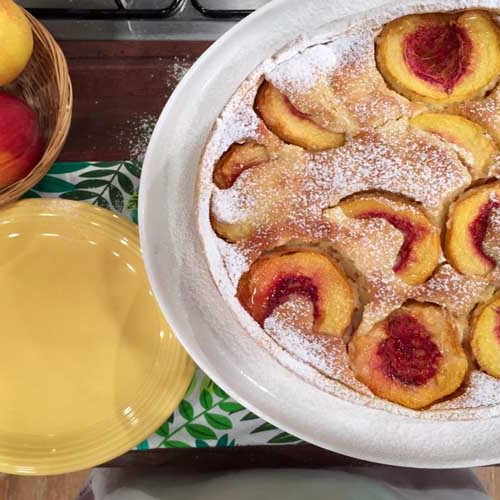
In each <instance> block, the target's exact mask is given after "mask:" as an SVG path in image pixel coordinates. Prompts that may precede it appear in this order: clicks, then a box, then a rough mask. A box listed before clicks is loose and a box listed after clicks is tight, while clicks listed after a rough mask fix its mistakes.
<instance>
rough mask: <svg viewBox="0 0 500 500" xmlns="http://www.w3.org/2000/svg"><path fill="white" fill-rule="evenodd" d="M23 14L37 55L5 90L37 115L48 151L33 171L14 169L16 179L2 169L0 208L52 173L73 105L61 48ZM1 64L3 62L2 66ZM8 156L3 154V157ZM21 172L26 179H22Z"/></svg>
mask: <svg viewBox="0 0 500 500" xmlns="http://www.w3.org/2000/svg"><path fill="white" fill-rule="evenodd" d="M4 3H7V1H6V0H3V1H2V0H0V5H3V4H4ZM19 12H21V14H22V15H24V19H25V20H26V22H27V23H28V25H29V26H30V29H31V33H32V37H33V53H32V56H31V58H30V59H29V61H28V63H27V65H26V67H25V68H24V70H23V71H22V72H21V74H20V75H19V76H18V77H17V78H16V79H15V80H14V81H12V82H11V83H9V84H8V85H5V86H4V87H3V88H2V90H3V91H5V92H6V93H8V94H11V95H13V96H16V97H19V98H20V99H21V100H22V101H24V103H26V104H27V105H28V106H29V107H30V108H31V109H32V110H33V111H34V112H35V113H36V116H37V120H38V125H39V128H40V130H41V131H42V134H43V144H44V150H43V154H42V155H41V158H39V161H35V157H36V156H37V155H35V154H33V156H32V160H33V161H34V162H35V164H34V165H32V167H33V168H31V169H26V170H23V169H20V168H19V165H17V166H15V167H14V168H13V172H15V173H16V175H12V177H10V178H7V177H6V176H5V169H4V168H2V170H3V172H2V175H3V177H2V178H1V179H0V205H4V204H6V203H10V202H12V201H14V200H17V199H18V198H20V197H21V196H22V195H23V194H24V193H25V192H26V191H28V190H29V189H31V188H32V187H33V186H34V185H35V184H37V183H38V182H39V181H40V180H41V179H42V178H43V177H44V176H45V174H46V173H47V172H48V170H49V169H50V167H51V166H52V165H53V163H54V162H55V160H56V159H57V157H58V155H59V153H60V151H61V149H62V147H63V144H64V142H65V140H66V137H67V135H68V131H69V126H70V123H71V111H72V104H73V94H72V89H71V81H70V79H69V73H68V66H67V63H66V59H65V58H64V55H63V53H62V51H61V48H60V47H59V45H57V43H56V42H55V40H54V39H53V37H52V36H51V34H50V33H49V32H48V31H47V30H46V29H45V28H44V26H43V25H42V24H41V23H39V22H38V21H37V20H36V19H35V18H34V17H33V16H31V15H30V14H29V13H28V12H24V11H22V10H19ZM0 22H1V21H0ZM0 33H2V35H3V33H4V31H2V29H1V27H0ZM0 53H1V49H0ZM1 63H2V61H1V60H0V66H1ZM0 73H1V71H0ZM32 139H33V137H32ZM9 142H11V143H12V142H13V141H12V139H9V137H3V138H2V148H5V149H6V150H7V152H10V151H9V149H11V148H9V147H8V143H9ZM34 142H36V140H34ZM11 146H12V144H11ZM33 149H36V148H33ZM5 152H6V151H5V150H2V151H1V152H0V154H2V153H5ZM4 162H5V156H4V158H3V161H2V164H3V167H5V163H4ZM21 171H22V172H23V176H21V177H22V178H19V176H20V172H21ZM7 184H8V185H7Z"/></svg>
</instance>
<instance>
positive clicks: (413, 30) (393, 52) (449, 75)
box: [376, 10, 500, 104]
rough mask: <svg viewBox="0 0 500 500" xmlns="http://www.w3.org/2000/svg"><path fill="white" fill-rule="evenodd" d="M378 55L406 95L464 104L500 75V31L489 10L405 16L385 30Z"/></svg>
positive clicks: (395, 85) (388, 78) (390, 81)
mask: <svg viewBox="0 0 500 500" xmlns="http://www.w3.org/2000/svg"><path fill="white" fill-rule="evenodd" d="M376 57H377V63H378V66H379V69H380V71H381V73H382V75H383V76H384V78H385V80H386V81H387V82H388V84H389V85H390V86H391V87H392V88H393V89H395V90H396V91H398V92H399V93H401V94H403V95H405V96H406V97H408V98H410V99H414V100H419V101H424V102H430V103H436V104H450V103H454V102H462V101H464V100H466V99H471V98H473V97H476V96H478V95H481V94H483V93H484V92H485V91H486V90H489V89H490V88H491V87H492V86H493V85H494V84H495V82H496V80H497V78H498V76H499V75H500V31H499V29H498V27H497V25H496V24H495V22H494V21H493V19H492V18H491V17H490V15H489V14H488V13H487V12H484V11H477V10H476V11H473V10H471V11H466V12H462V13H451V14H417V15H410V16H405V17H401V18H399V19H396V20H395V21H392V22H390V23H389V24H387V25H386V26H385V27H384V29H383V30H382V33H381V34H380V36H379V38H378V41H377V47H376Z"/></svg>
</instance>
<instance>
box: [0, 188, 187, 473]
mask: <svg viewBox="0 0 500 500" xmlns="http://www.w3.org/2000/svg"><path fill="white" fill-rule="evenodd" d="M13 214H14V215H16V216H28V217H39V216H40V215H41V214H51V215H52V214H53V215H56V216H60V217H67V218H68V219H69V220H71V219H72V218H74V217H75V216H76V215H78V216H80V217H81V218H80V219H79V223H80V224H82V220H83V224H86V223H88V221H89V220H90V216H91V217H92V218H93V219H94V220H95V219H99V220H100V222H102V223H103V224H105V232H106V233H108V234H109V235H110V236H111V234H112V233H113V232H115V233H122V234H123V235H124V236H125V237H126V238H127V239H128V241H129V243H128V246H129V247H130V249H131V250H132V251H133V253H134V254H137V258H138V262H139V263H140V265H141V266H142V267H144V263H143V261H142V257H141V251H140V246H139V232H138V228H137V226H136V225H135V224H134V223H132V222H131V221H130V220H128V219H126V218H125V217H123V216H121V215H118V214H116V213H114V212H111V211H109V210H106V209H104V208H100V207H96V206H93V205H90V204H89V203H86V202H78V201H72V200H62V199H51V198H32V199H25V200H21V201H18V202H16V203H14V204H12V205H9V206H7V207H5V208H3V209H1V210H0V222H1V220H2V219H4V218H5V217H6V216H8V215H13ZM82 216H83V217H82ZM88 227H89V228H92V225H91V224H90V223H88ZM100 231H101V232H102V229H100ZM144 275H145V276H146V277H147V274H146V272H145V271H144ZM158 310H159V312H160V314H161V317H162V318H164V317H163V314H162V313H161V311H160V309H159V307H158ZM165 325H166V326H167V327H168V328H169V329H170V331H172V330H171V328H170V326H169V325H168V324H167V322H166V320H165ZM173 345H174V346H175V349H176V350H175V352H173V353H172V352H170V353H169V360H170V362H171V363H172V362H175V363H176V364H177V367H178V370H176V371H175V372H176V373H179V375H178V377H176V378H177V379H178V380H179V381H180V382H179V383H176V384H175V386H172V388H169V391H168V393H164V394H161V395H160V396H159V397H157V398H151V401H152V407H153V408H154V411H152V412H151V413H152V414H154V415H156V418H151V419H149V420H147V421H146V420H145V419H144V418H143V419H140V423H139V424H137V426H133V427H130V428H127V429H126V430H127V431H129V432H128V433H127V432H125V431H123V432H121V434H120V433H115V435H110V436H109V438H110V439H109V440H107V441H106V442H103V443H102V445H101V446H100V447H98V448H97V449H95V448H94V449H90V450H88V449H85V447H84V446H83V447H81V448H79V449H78V450H77V451H76V452H75V453H71V452H66V453H64V454H63V455H62V456H61V455H60V454H55V455H53V456H52V455H49V454H47V455H45V456H38V457H36V458H35V459H34V461H33V462H29V461H25V462H24V463H20V462H19V459H16V457H15V456H9V455H7V454H5V453H3V452H2V451H1V450H0V472H2V473H6V474H16V475H24V476H33V475H55V474H67V473H71V472H76V471H79V470H84V469H89V468H92V467H95V466H98V465H100V464H103V463H105V462H107V461H109V460H112V459H114V458H116V457H118V456H120V455H122V454H124V453H126V452H128V451H131V450H132V449H133V448H134V447H135V446H136V445H137V444H138V443H140V442H141V441H143V440H145V439H146V438H147V437H148V436H150V435H151V434H152V433H153V432H154V431H156V430H157V429H158V428H159V427H160V426H161V425H162V424H163V423H164V422H165V420H167V419H168V417H169V416H170V415H171V414H172V413H173V412H174V410H175V409H176V408H177V406H178V404H179V403H180V401H181V400H182V398H183V397H184V395H185V393H186V390H187V388H188V387H189V384H190V382H191V380H192V377H193V375H194V371H195V369H196V365H195V364H194V362H193V361H192V360H191V358H190V357H189V355H188V354H187V352H186V351H185V350H184V348H183V347H182V346H181V344H180V343H179V342H178V341H177V339H176V338H175V336H174V337H173ZM172 360H174V361H172ZM166 394H169V396H170V397H168V398H167V397H166ZM130 429H132V432H130Z"/></svg>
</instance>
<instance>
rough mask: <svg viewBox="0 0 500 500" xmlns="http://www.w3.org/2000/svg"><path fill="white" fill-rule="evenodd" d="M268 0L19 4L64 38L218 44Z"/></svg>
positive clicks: (43, 0) (38, 0) (37, 0)
mask: <svg viewBox="0 0 500 500" xmlns="http://www.w3.org/2000/svg"><path fill="white" fill-rule="evenodd" d="M269 1H270V0H20V2H19V3H20V4H21V5H23V6H24V7H26V8H28V10H30V11H31V12H32V13H33V14H34V15H35V16H36V17H37V18H39V19H40V20H42V21H43V23H44V24H45V25H46V26H47V27H48V28H49V30H50V31H52V33H53V34H54V35H55V36H56V38H58V39H60V40H75V39H76V40H78V39H80V40H82V39H83V40H106V39H111V40H214V39H216V38H218V37H219V36H220V35H222V34H223V33H224V32H225V31H227V30H228V29H229V28H230V27H231V26H233V24H235V23H236V22H237V21H239V20H240V19H242V18H243V17H245V16H246V15H248V14H249V13H251V12H253V10H255V9H256V8H258V7H260V6H262V5H264V4H265V3H268V2H269Z"/></svg>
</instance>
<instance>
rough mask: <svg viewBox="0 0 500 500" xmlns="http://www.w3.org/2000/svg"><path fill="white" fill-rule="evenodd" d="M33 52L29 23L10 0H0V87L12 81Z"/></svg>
mask: <svg viewBox="0 0 500 500" xmlns="http://www.w3.org/2000/svg"><path fill="white" fill-rule="evenodd" d="M32 52H33V33H32V31H31V25H30V23H29V21H28V19H27V18H26V16H25V15H24V12H23V11H22V10H21V8H20V7H18V5H16V3H15V2H13V1H12V0H0V87H1V86H3V85H7V84H8V83H11V82H13V81H14V80H15V79H16V78H17V77H18V76H19V75H20V74H21V72H22V71H23V69H24V68H25V66H26V64H27V63H28V61H29V59H30V57H31V54H32Z"/></svg>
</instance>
